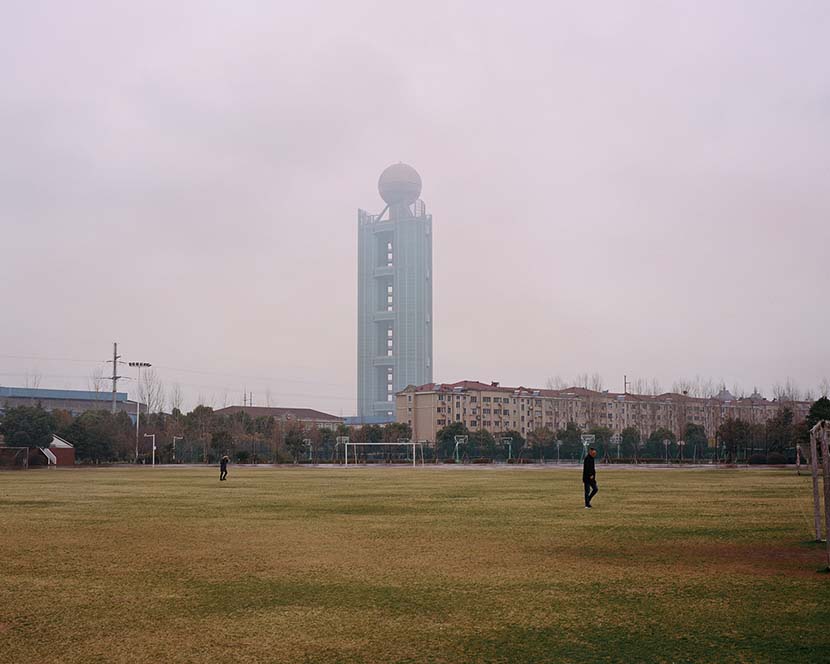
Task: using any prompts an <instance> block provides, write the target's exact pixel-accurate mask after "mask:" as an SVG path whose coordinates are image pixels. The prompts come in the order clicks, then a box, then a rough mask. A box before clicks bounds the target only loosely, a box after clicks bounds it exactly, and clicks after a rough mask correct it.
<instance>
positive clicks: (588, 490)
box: [582, 447, 599, 510]
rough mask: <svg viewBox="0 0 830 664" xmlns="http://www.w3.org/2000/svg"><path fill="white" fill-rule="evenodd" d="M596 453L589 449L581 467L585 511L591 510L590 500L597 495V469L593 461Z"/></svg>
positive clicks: (591, 448)
mask: <svg viewBox="0 0 830 664" xmlns="http://www.w3.org/2000/svg"><path fill="white" fill-rule="evenodd" d="M596 456H597V451H596V450H595V449H594V448H593V447H590V448H588V454H586V455H585V463H584V464H583V465H582V484H584V485H585V509H586V510H588V509H591V498H593V497H594V496H596V495H597V492H598V491H599V488H598V487H597V469H596V463H595V462H594V459H595V458H596Z"/></svg>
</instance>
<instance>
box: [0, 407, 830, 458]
mask: <svg viewBox="0 0 830 664" xmlns="http://www.w3.org/2000/svg"><path fill="white" fill-rule="evenodd" d="M821 419H828V420H830V400H828V398H827V397H822V398H821V399H819V400H817V401H816V402H815V403H814V404H813V405H812V407H811V408H810V411H809V414H808V416H807V419H806V420H805V421H804V422H795V421H794V418H793V412H792V411H791V410H790V409H789V408H782V409H781V410H780V411H779V412H778V414H777V415H776V416H775V417H774V418H772V419H771V420H769V421H768V422H766V423H765V424H750V423H748V422H745V421H743V420H739V419H730V420H726V421H725V422H724V423H723V424H722V425H721V426H720V428H719V429H718V431H717V445H716V446H715V447H714V448H713V447H711V446H710V444H709V440H708V439H707V436H706V432H705V430H704V428H703V427H702V426H701V425H699V424H694V423H691V422H690V423H688V424H687V425H686V427H685V430H684V432H683V437H682V440H683V441H684V443H685V444H684V445H683V446H680V445H678V444H677V443H678V440H677V437H676V436H675V434H674V433H673V432H672V431H670V430H668V429H657V430H656V431H651V432H648V433H647V434H646V433H644V432H640V431H638V430H637V429H636V428H634V427H629V428H626V429H624V430H623V431H622V433H621V435H620V438H619V445H616V444H614V443H615V442H616V441H615V439H614V438H613V432H612V431H611V429H609V428H607V427H603V426H595V427H590V428H587V429H585V430H582V429H580V428H579V427H578V426H577V425H576V424H574V423H572V422H571V423H569V424H568V425H567V426H566V427H564V428H562V429H559V430H556V431H554V430H551V429H549V428H541V429H536V430H534V431H531V432H530V433H529V434H527V436H526V437H525V436H522V435H521V434H520V433H519V432H518V431H505V432H503V433H497V434H495V435H494V434H492V433H490V432H489V431H485V430H477V431H468V430H467V428H466V427H465V426H464V425H463V424H462V423H460V422H455V423H452V424H450V425H449V426H447V427H444V428H443V429H441V430H440V431H439V432H438V434H437V436H436V441H435V443H436V444H435V446H434V447H429V448H428V449H426V450H425V456H426V458H427V459H438V458H445V459H449V458H453V457H455V456H456V454H458V456H459V457H466V458H467V459H474V458H486V459H494V460H497V459H506V458H516V459H520V458H524V459H548V460H551V459H563V460H564V459H579V458H580V457H581V455H582V451H583V444H582V435H583V434H586V433H587V434H592V435H593V436H594V446H595V447H597V448H598V449H599V450H600V455H601V456H603V457H604V456H609V457H615V456H618V455H619V456H621V457H625V458H633V459H644V458H665V457H666V456H667V455H669V456H671V457H672V458H680V457H682V458H686V459H691V458H704V457H713V456H717V457H718V458H722V459H724V460H731V459H737V458H743V459H746V458H748V457H750V456H751V455H753V454H756V455H763V456H764V457H767V456H770V455H773V454H777V455H783V456H785V457H787V458H792V457H793V456H794V449H795V446H796V445H797V444H800V443H805V442H807V440H808V438H809V429H810V427H812V426H813V425H814V424H815V423H816V422H818V421H819V420H821ZM141 424H142V426H141V430H140V431H136V427H135V424H134V423H133V421H132V420H131V419H130V417H129V416H128V415H127V414H126V413H123V412H119V413H115V414H113V413H110V412H109V411H106V410H91V411H87V412H85V413H83V414H81V415H79V416H77V417H73V416H72V415H71V414H70V413H68V412H66V411H59V410H58V411H52V412H47V411H45V410H43V409H42V408H41V407H40V406H35V407H30V406H21V407H18V408H10V409H8V410H7V411H6V413H5V415H4V416H3V418H2V420H0V433H2V434H3V436H4V440H5V442H6V444H7V445H10V446H17V447H47V446H48V445H49V443H50V442H51V440H52V435H53V434H57V435H58V436H61V437H62V438H65V439H66V440H68V441H70V442H71V443H72V444H73V445H74V446H75V454H76V458H77V459H78V460H80V461H87V462H97V463H101V462H112V461H139V462H146V461H147V460H149V458H150V455H151V441H155V444H156V459H157V461H158V462H161V463H175V462H188V463H202V462H205V463H209V462H214V461H216V460H218V459H219V457H221V456H222V455H224V454H228V455H230V456H231V457H232V458H233V459H235V460H236V461H240V462H254V463H256V462H264V463H273V462H289V461H311V462H314V463H320V462H331V461H336V460H342V458H343V449H342V446H340V445H338V438H339V437H341V436H343V437H348V438H349V439H350V441H351V442H353V443H376V444H377V443H399V442H401V441H404V440H409V439H411V437H412V431H411V429H410V427H409V425H407V424H402V423H393V424H389V425H386V426H383V427H381V426H377V425H366V426H363V427H360V428H352V429H350V428H348V427H346V426H343V425H341V426H340V427H338V428H336V429H330V428H318V427H314V426H308V425H307V424H305V423H303V422H300V421H297V420H275V419H274V418H271V417H257V418H252V417H251V416H250V415H248V414H247V413H245V412H239V413H234V414H232V415H221V414H218V413H216V412H214V411H213V409H212V408H210V407H208V406H197V407H196V408H194V409H193V410H192V411H190V412H189V413H186V414H185V413H182V412H181V411H179V410H178V409H173V412H172V413H171V414H162V413H153V414H150V415H148V416H146V417H144V418H142V420H141ZM457 443H459V444H457ZM354 449H355V453H356V454H358V458H359V460H360V459H361V458H362V459H364V460H366V459H369V458H374V459H377V460H384V459H385V460H392V459H398V458H400V456H401V455H403V454H406V453H408V452H407V451H406V450H405V449H402V448H400V447H399V446H392V445H390V446H389V447H388V448H387V447H385V446H378V445H375V446H372V447H355V448H354Z"/></svg>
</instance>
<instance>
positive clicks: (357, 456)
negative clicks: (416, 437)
mask: <svg viewBox="0 0 830 664" xmlns="http://www.w3.org/2000/svg"><path fill="white" fill-rule="evenodd" d="M343 449H344V455H345V459H346V465H347V466H348V465H349V464H352V465H354V464H358V463H367V462H368V463H407V464H409V463H411V464H412V465H413V466H415V465H417V464H418V463H420V464H421V465H423V464H424V444H423V443H421V442H416V441H411V440H400V441H398V442H395V443H358V442H352V441H348V440H347V441H344V443H343Z"/></svg>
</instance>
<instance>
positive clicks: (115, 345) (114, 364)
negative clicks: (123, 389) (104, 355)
mask: <svg viewBox="0 0 830 664" xmlns="http://www.w3.org/2000/svg"><path fill="white" fill-rule="evenodd" d="M119 359H121V356H120V355H119V354H118V343H116V342H113V343H112V360H111V361H112V378H110V380H111V381H112V412H113V413H114V412H115V411H116V407H115V402H116V392H117V391H118V379H119V378H121V376H119V375H117V374H118V372H117V369H118V360H119ZM107 361H110V360H107Z"/></svg>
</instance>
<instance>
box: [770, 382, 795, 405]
mask: <svg viewBox="0 0 830 664" xmlns="http://www.w3.org/2000/svg"><path fill="white" fill-rule="evenodd" d="M772 393H773V394H774V395H775V398H776V399H778V400H779V401H801V400H802V394H801V390H800V389H799V387H798V385H796V384H795V382H793V381H792V380H791V379H790V378H787V381H786V382H785V383H784V384H783V385H782V384H781V383H776V384H775V385H773V386H772Z"/></svg>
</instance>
